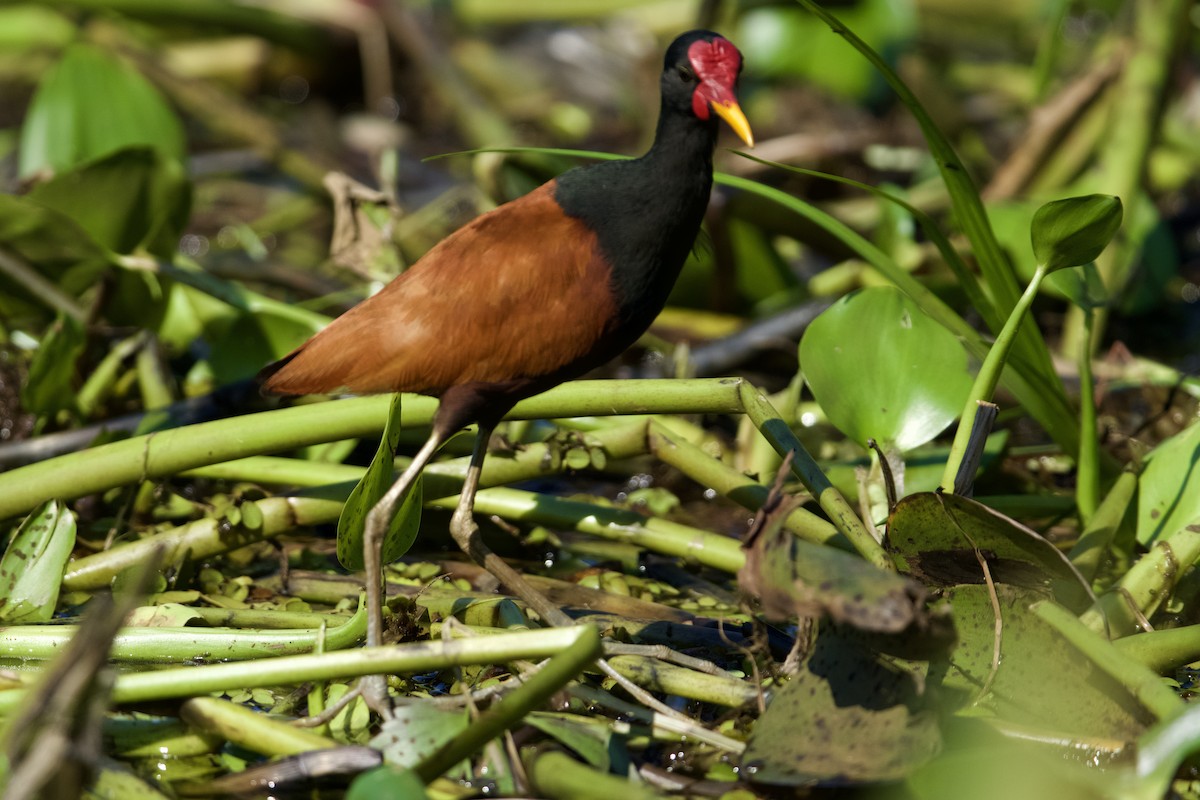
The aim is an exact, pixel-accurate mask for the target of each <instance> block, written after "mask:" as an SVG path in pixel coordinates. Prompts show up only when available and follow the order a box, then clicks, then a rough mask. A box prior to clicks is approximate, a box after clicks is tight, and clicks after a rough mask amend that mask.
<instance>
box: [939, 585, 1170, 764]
mask: <svg viewBox="0 0 1200 800" xmlns="http://www.w3.org/2000/svg"><path fill="white" fill-rule="evenodd" d="M992 589H994V591H995V602H996V603H998V605H999V613H1000V630H999V648H1000V652H999V661H998V662H997V661H996V660H995V648H996V643H997V626H996V607H995V606H994V605H993V597H992ZM944 597H945V599H946V600H947V601H948V602H949V603H950V606H951V607H952V608H953V610H954V626H955V630H956V631H957V633H958V646H957V647H956V648H955V650H954V653H953V654H952V655H951V657H950V664H951V668H950V669H949V670H947V672H946V676H945V681H944V683H943V686H944V688H946V689H947V690H952V691H956V692H960V693H961V702H963V703H974V702H976V701H978V702H979V704H981V705H982V706H983V707H985V708H987V709H990V710H991V711H992V712H994V713H995V714H996V715H997V716H998V717H1000V718H1001V719H1003V720H1005V721H1007V722H1010V723H1015V724H1018V725H1023V726H1034V727H1035V729H1040V730H1043V731H1044V732H1045V733H1046V735H1047V736H1054V735H1059V736H1061V735H1067V736H1070V735H1075V736H1084V737H1100V738H1113V739H1118V740H1121V741H1132V740H1134V739H1135V738H1136V737H1137V736H1138V735H1139V734H1141V733H1142V732H1143V731H1144V730H1145V728H1146V726H1147V725H1149V724H1150V723H1152V722H1153V721H1154V717H1153V714H1152V713H1151V712H1150V711H1149V710H1148V709H1147V708H1146V707H1144V706H1143V705H1142V703H1141V702H1139V700H1138V699H1137V697H1136V696H1135V691H1136V689H1135V687H1126V686H1122V685H1121V684H1120V683H1118V681H1117V680H1115V679H1114V678H1113V677H1111V676H1110V675H1108V674H1107V673H1106V672H1104V671H1103V670H1102V669H1101V668H1100V667H1099V666H1097V664H1095V663H1093V661H1092V660H1091V659H1090V658H1089V657H1088V656H1087V654H1085V653H1083V652H1081V651H1080V650H1078V649H1077V648H1075V647H1074V646H1072V645H1071V644H1070V643H1069V642H1068V641H1067V640H1066V639H1064V637H1063V635H1062V634H1061V633H1060V632H1059V631H1057V630H1055V628H1054V627H1053V626H1051V625H1049V624H1047V623H1046V622H1045V621H1043V620H1042V619H1041V618H1040V617H1039V616H1038V615H1037V614H1035V613H1034V612H1033V611H1032V609H1031V606H1032V605H1033V603H1035V602H1036V601H1038V600H1040V599H1042V595H1041V594H1040V593H1038V592H1035V591H1034V590H1031V589H1026V588H1022V587H1019V586H1013V585H1010V584H1007V583H996V584H995V585H994V586H993V587H989V586H986V585H983V584H963V585H961V586H955V587H952V588H950V589H947V590H946V591H945V593H944ZM1064 613H1065V612H1064ZM981 687H987V692H986V693H985V694H984V695H983V696H982V697H980V696H979V693H980V689H981Z"/></svg>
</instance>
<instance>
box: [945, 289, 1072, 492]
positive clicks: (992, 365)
mask: <svg viewBox="0 0 1200 800" xmlns="http://www.w3.org/2000/svg"><path fill="white" fill-rule="evenodd" d="M1047 274H1048V273H1047V270H1046V267H1045V265H1038V268H1037V270H1036V271H1034V273H1033V279H1032V280H1031V281H1030V282H1029V286H1027V287H1026V288H1025V292H1024V294H1022V295H1021V297H1020V299H1018V300H1017V304H1016V305H1015V306H1013V310H1012V313H1011V314H1009V316H1008V320H1007V321H1006V322H1005V323H1004V327H1003V328H1002V329H1001V330H1000V335H999V336H997V337H996V342H995V344H993V345H992V349H991V350H989V351H988V354H987V357H986V358H984V360H983V364H982V365H980V367H979V374H978V375H976V376H975V383H974V384H973V385H972V386H971V393H970V394H969V395H967V403H966V405H965V406H964V407H963V413H962V418H961V419H960V420H959V422H958V431H957V432H956V433H955V434H954V444H952V445H951V446H950V455H949V456H948V457H947V459H946V470H945V472H943V473H942V484H941V485H942V489H943V491H947V492H952V491H953V490H954V479H955V477H956V476H957V475H958V469H959V465H960V464H961V463H962V460H963V457H964V456H965V455H966V451H967V442H968V441H970V439H971V428H972V426H973V425H974V423H975V415H976V413H977V412H978V409H979V404H980V403H983V402H990V401H991V399H992V395H993V394H995V392H996V386H997V384H999V382H1000V375H1001V373H1003V371H1004V365H1005V362H1006V361H1007V360H1008V353H1009V350H1010V349H1011V348H1012V345H1013V342H1014V341H1016V337H1017V332H1018V331H1019V330H1020V329H1021V323H1022V322H1023V321H1024V320H1025V313H1026V312H1027V311H1028V310H1029V307H1030V306H1031V305H1032V304H1033V299H1034V298H1035V297H1037V293H1038V289H1039V288H1040V287H1041V285H1042V280H1043V279H1044V278H1045V277H1046V275H1047Z"/></svg>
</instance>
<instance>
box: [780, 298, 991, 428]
mask: <svg viewBox="0 0 1200 800" xmlns="http://www.w3.org/2000/svg"><path fill="white" fill-rule="evenodd" d="M800 368H801V369H802V370H803V371H804V377H805V380H806V381H807V382H808V385H809V386H810V387H811V388H812V392H813V395H814V396H815V397H816V399H817V402H818V403H819V404H820V406H821V408H822V409H824V411H825V413H826V415H827V416H828V417H829V421H830V422H831V423H833V424H834V425H835V426H837V428H838V429H839V430H841V431H842V432H843V433H845V434H846V435H847V436H849V437H850V438H851V439H853V440H855V441H856V442H858V443H859V444H862V445H865V444H866V441H867V439H869V438H873V439H876V440H878V441H881V442H885V443H887V444H888V445H891V446H894V447H897V448H899V449H900V450H909V449H912V448H914V447H917V446H919V445H922V444H924V443H925V442H928V441H929V440H930V439H932V438H933V437H935V436H937V435H938V434H939V433H941V431H942V430H943V429H944V428H945V427H946V426H947V425H949V424H950V423H951V422H952V421H953V420H954V418H955V417H956V416H957V415H958V413H959V411H960V410H961V409H962V407H963V403H964V402H966V397H967V393H968V392H969V391H970V389H971V375H970V373H969V372H968V371H967V353H966V351H965V350H964V349H963V346H962V344H961V343H960V342H959V340H958V339H957V337H955V336H954V335H953V334H951V333H950V332H949V331H947V330H946V329H945V328H943V327H942V326H941V325H939V324H938V323H936V322H934V321H933V320H932V319H930V318H929V317H928V316H926V314H925V313H924V312H922V311H921V309H920V308H918V307H917V305H916V303H914V302H913V301H912V300H911V299H909V298H908V296H907V295H905V294H904V293H903V292H901V291H899V290H898V289H894V288H892V287H874V288H871V289H865V290H862V291H859V292H854V293H851V294H849V295H846V296H845V297H843V298H842V299H841V300H839V301H838V302H836V303H834V304H833V305H832V306H830V307H829V308H828V309H826V310H825V311H824V312H823V313H822V314H821V315H820V316H819V317H817V318H816V319H815V320H813V323H812V325H810V326H809V327H808V330H807V331H805V332H804V337H803V338H802V339H801V340H800Z"/></svg>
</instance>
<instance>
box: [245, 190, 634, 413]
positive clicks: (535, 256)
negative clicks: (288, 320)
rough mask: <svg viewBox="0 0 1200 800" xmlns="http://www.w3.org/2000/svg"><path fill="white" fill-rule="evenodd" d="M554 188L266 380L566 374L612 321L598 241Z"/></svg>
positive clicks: (372, 389)
mask: <svg viewBox="0 0 1200 800" xmlns="http://www.w3.org/2000/svg"><path fill="white" fill-rule="evenodd" d="M554 190H555V182H554V181H551V182H550V183H547V184H546V185H544V186H542V187H540V188H538V189H536V190H534V191H533V192H531V193H530V194H528V195H525V196H524V197H521V198H518V199H517V200H514V201H512V202H511V203H507V204H505V205H503V206H501V207H499V208H497V209H495V210H493V211H491V212H489V213H487V214H484V215H482V216H480V217H479V218H477V219H475V220H474V221H472V222H471V223H468V224H467V225H465V226H464V227H463V228H461V229H459V230H458V231H456V232H455V233H453V234H451V235H450V236H449V237H447V238H446V239H444V240H443V241H441V242H440V243H439V244H438V245H437V246H435V247H434V248H433V249H432V250H430V251H429V252H428V253H427V254H426V255H425V256H424V257H423V258H421V259H420V260H419V261H418V262H417V263H416V264H414V265H413V266H412V267H411V268H410V269H409V270H408V271H406V272H405V273H404V274H402V275H400V276H399V277H398V278H396V279H395V280H394V281H392V282H391V283H390V284H388V285H387V286H386V287H384V289H383V290H381V291H380V292H379V293H378V294H376V295H374V296H372V297H370V298H368V299H366V300H364V301H363V302H362V303H359V304H358V305H357V306H355V307H354V308H352V309H350V310H349V311H348V312H346V313H345V314H343V315H342V316H340V317H338V318H337V319H336V320H334V321H333V322H331V323H330V324H329V325H328V326H327V327H326V328H325V329H324V330H323V331H321V332H320V333H318V334H317V335H316V336H314V337H313V338H312V339H310V340H309V341H308V342H306V343H305V344H304V345H302V346H301V347H299V348H298V349H297V350H295V351H294V352H292V353H291V354H290V355H288V356H286V357H285V358H283V359H281V360H280V361H277V362H275V363H274V364H271V365H269V366H268V367H266V368H265V369H264V370H263V372H262V373H260V376H259V379H260V381H262V384H263V390H264V391H266V392H268V393H272V394H332V393H339V392H350V393H354V394H371V393H379V392H393V391H410V392H421V393H425V394H434V395H437V394H441V393H442V392H443V391H445V390H446V389H448V388H450V387H452V386H456V385H461V384H466V383H492V382H508V381H512V380H513V379H527V378H540V377H543V376H547V375H558V374H563V375H564V377H565V376H568V375H567V373H570V372H571V368H572V366H573V365H575V364H577V363H583V362H587V361H588V359H589V356H590V355H591V354H592V353H593V352H595V351H597V349H604V350H607V349H608V348H606V347H604V340H605V338H606V336H607V335H608V334H609V333H610V330H609V329H610V326H611V321H612V320H613V319H614V318H615V316H616V312H615V306H614V303H615V301H614V299H613V295H612V292H611V290H610V268H609V265H608V264H607V263H606V262H605V261H604V259H603V257H602V255H601V252H600V249H599V248H598V246H597V241H596V234H595V232H594V231H592V230H591V229H590V228H589V227H588V226H587V225H586V224H584V222H583V221H582V220H579V219H576V218H573V217H570V216H566V215H564V213H563V211H562V208H561V207H560V206H559V205H558V204H557V203H556V202H555V200H554Z"/></svg>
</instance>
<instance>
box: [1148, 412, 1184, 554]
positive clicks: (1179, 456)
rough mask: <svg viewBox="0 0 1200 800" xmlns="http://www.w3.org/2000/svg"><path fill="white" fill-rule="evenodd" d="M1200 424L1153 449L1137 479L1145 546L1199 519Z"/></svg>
mask: <svg viewBox="0 0 1200 800" xmlns="http://www.w3.org/2000/svg"><path fill="white" fill-rule="evenodd" d="M1198 461H1200V425H1197V424H1196V423H1192V424H1191V425H1189V426H1188V427H1186V428H1184V429H1183V430H1182V431H1180V432H1179V433H1177V434H1175V435H1174V436H1172V437H1171V438H1170V439H1167V440H1166V441H1165V442H1163V443H1162V444H1160V445H1159V446H1158V447H1156V448H1154V451H1153V452H1151V453H1150V455H1149V456H1148V457H1147V464H1146V469H1145V471H1144V472H1143V473H1142V478H1141V480H1140V481H1138V506H1137V509H1138V520H1137V538H1138V541H1139V542H1141V543H1142V544H1144V545H1149V544H1152V543H1153V542H1156V541H1158V540H1159V539H1165V538H1166V537H1168V536H1170V535H1171V534H1173V533H1175V532H1176V531H1179V530H1182V529H1183V528H1184V527H1185V526H1187V525H1191V524H1193V523H1195V522H1197V521H1200V470H1198V469H1197V468H1196V465H1197V462H1198Z"/></svg>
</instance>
